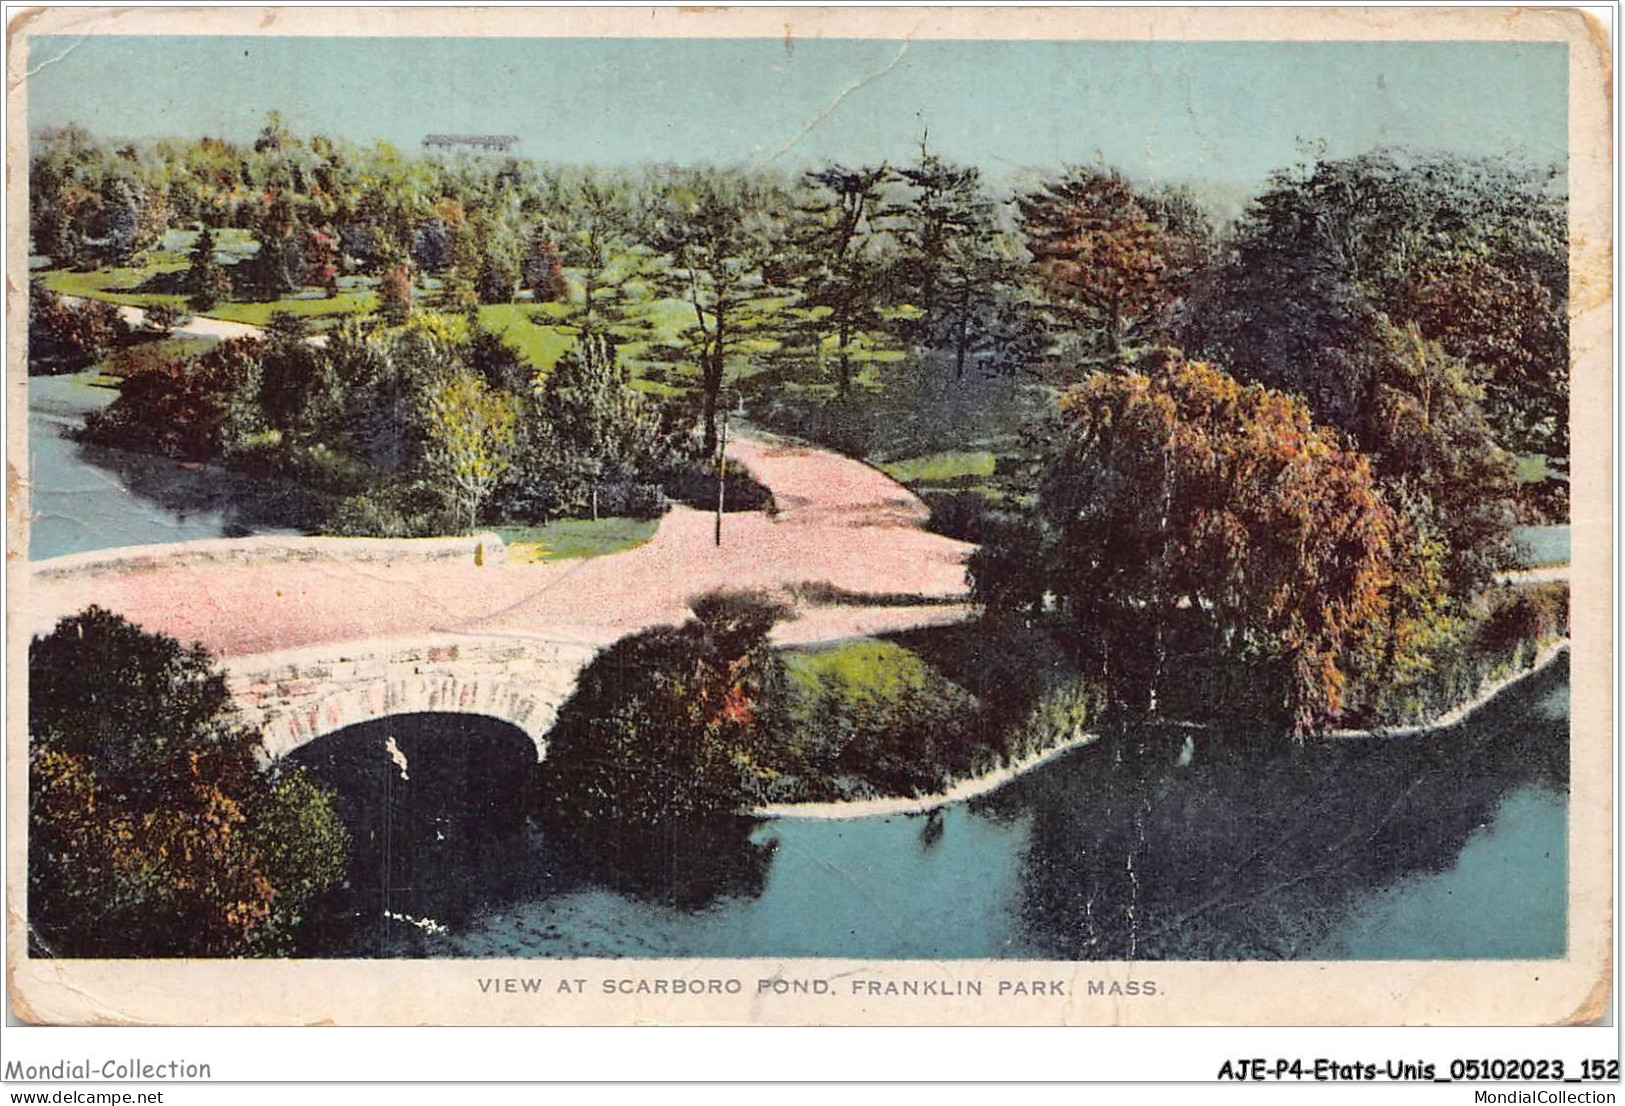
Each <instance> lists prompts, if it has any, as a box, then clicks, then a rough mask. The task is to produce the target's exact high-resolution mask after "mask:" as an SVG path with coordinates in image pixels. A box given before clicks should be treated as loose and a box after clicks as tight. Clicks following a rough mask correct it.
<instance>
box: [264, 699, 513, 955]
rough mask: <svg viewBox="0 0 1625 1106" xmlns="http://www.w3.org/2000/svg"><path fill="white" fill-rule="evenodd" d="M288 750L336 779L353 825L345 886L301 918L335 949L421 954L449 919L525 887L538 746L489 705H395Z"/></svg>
mask: <svg viewBox="0 0 1625 1106" xmlns="http://www.w3.org/2000/svg"><path fill="white" fill-rule="evenodd" d="M285 762H286V763H288V764H290V765H294V766H297V767H300V768H303V769H304V770H306V771H307V772H309V773H310V774H311V775H312V776H313V777H314V778H315V779H316V781H317V782H319V783H321V784H322V785H323V786H325V787H327V788H329V789H330V790H331V791H332V792H333V794H334V796H335V800H336V804H337V807H338V812H339V815H340V817H341V818H342V820H343V822H344V825H345V828H346V829H347V830H348V832H349V837H350V861H349V869H348V872H347V878H346V879H345V880H344V882H343V884H342V886H340V887H339V888H338V889H336V890H335V891H334V892H332V893H331V894H329V895H328V896H327V898H326V899H325V900H324V901H323V902H321V903H319V904H317V905H316V908H315V909H314V910H313V912H312V916H311V917H310V918H309V920H308V921H309V924H308V925H306V926H303V927H302V929H307V930H309V931H310V933H311V939H312V942H313V945H315V946H316V947H320V948H321V949H322V950H323V951H324V954H327V955H332V954H333V951H334V940H333V938H334V936H335V935H336V934H340V933H342V934H345V935H347V936H346V939H345V941H344V944H345V945H347V946H349V948H348V950H347V951H349V952H351V953H353V954H355V955H390V954H392V953H394V954H411V952H412V951H414V950H421V949H422V947H423V939H424V938H425V937H428V938H430V939H432V937H433V936H434V935H435V934H436V933H437V932H439V931H440V927H449V926H455V925H457V924H459V923H460V922H462V921H463V920H464V919H466V918H467V916H468V915H469V914H470V913H471V912H472V911H473V910H474V909H476V908H477V907H479V906H480V905H482V904H485V903H488V902H490V901H491V900H492V898H493V892H494V891H495V892H496V894H495V897H496V898H499V899H500V898H502V897H504V896H503V894H502V893H501V892H502V889H503V888H504V887H506V886H507V885H508V884H513V886H512V887H511V888H510V890H511V891H512V893H515V894H517V893H520V892H521V891H522V889H523V888H522V886H521V885H522V884H523V883H524V880H525V878H526V872H527V870H528V868H529V867H530V865H528V864H526V863H523V862H522V858H523V857H525V856H526V855H528V854H527V840H526V820H527V816H528V814H529V812H530V809H531V803H532V796H533V795H534V791H535V773H536V772H537V771H538V767H537V763H536V746H535V744H534V743H533V742H532V740H531V737H530V735H528V734H527V733H526V732H525V731H524V730H522V729H520V728H519V727H518V726H516V725H514V724H513V723H511V722H505V721H502V720H500V719H497V718H493V717H490V716H487V715H481V714H467V713H457V712H446V711H419V712H413V713H407V714H397V715H387V716H385V717H381V718H374V719H370V720H368V721H365V722H360V723H355V724H352V725H349V726H345V727H342V728H340V729H337V730H334V731H332V732H330V733H326V734H323V735H322V736H320V737H316V738H313V739H311V740H310V741H308V742H306V743H305V744H303V745H301V746H300V747H299V748H297V749H294V750H292V751H291V752H289V753H288V754H287V756H286V758H285Z"/></svg>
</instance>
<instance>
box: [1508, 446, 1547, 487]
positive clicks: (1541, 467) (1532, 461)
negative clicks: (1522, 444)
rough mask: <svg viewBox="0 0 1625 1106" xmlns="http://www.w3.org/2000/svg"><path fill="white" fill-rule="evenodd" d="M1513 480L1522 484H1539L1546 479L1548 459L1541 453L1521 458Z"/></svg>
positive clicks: (1513, 474)
mask: <svg viewBox="0 0 1625 1106" xmlns="http://www.w3.org/2000/svg"><path fill="white" fill-rule="evenodd" d="M1512 478H1513V479H1514V480H1516V481H1517V482H1518V483H1520V484H1538V483H1540V482H1541V481H1542V480H1544V479H1546V458H1545V457H1543V456H1542V455H1541V454H1539V453H1526V454H1524V455H1523V456H1521V457H1519V458H1518V460H1517V463H1516V467H1515V468H1514V469H1513V472H1512Z"/></svg>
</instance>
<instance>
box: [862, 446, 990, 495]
mask: <svg viewBox="0 0 1625 1106" xmlns="http://www.w3.org/2000/svg"><path fill="white" fill-rule="evenodd" d="M994 460H995V458H994V456H993V454H992V453H990V452H988V451H987V450H985V449H977V450H949V451H947V452H945V453H930V454H927V455H926V456H924V457H907V458H904V459H902V460H898V461H886V462H883V463H881V464H880V465H879V466H877V467H878V468H879V469H880V470H881V471H882V472H884V473H885V474H886V475H887V476H890V477H891V478H892V479H893V480H896V481H898V482H899V483H902V484H927V485H935V486H939V487H940V486H942V485H944V484H950V483H952V482H954V481H956V480H966V479H967V478H969V479H980V478H983V477H988V476H992V475H993V464H994Z"/></svg>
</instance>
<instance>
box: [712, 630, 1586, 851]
mask: <svg viewBox="0 0 1625 1106" xmlns="http://www.w3.org/2000/svg"><path fill="white" fill-rule="evenodd" d="M1568 649H1569V639H1568V638H1560V639H1558V640H1557V641H1555V642H1553V643H1552V644H1550V645H1547V646H1545V647H1543V648H1542V649H1541V650H1540V651H1539V652H1537V653H1536V655H1535V663H1534V664H1532V665H1529V666H1527V667H1523V668H1519V669H1517V670H1516V671H1514V672H1510V673H1508V674H1507V675H1506V676H1503V677H1502V678H1501V679H1499V680H1492V681H1491V682H1490V683H1488V684H1487V685H1485V686H1483V687H1481V688H1480V689H1479V691H1478V693H1477V694H1476V695H1474V696H1473V698H1471V699H1469V700H1468V701H1467V702H1465V703H1461V704H1459V705H1457V706H1454V707H1452V708H1450V710H1448V711H1445V712H1444V713H1443V714H1440V715H1437V716H1436V717H1434V718H1431V719H1429V720H1428V721H1426V722H1416V723H1411V724H1409V725H1405V726H1394V727H1385V728H1382V729H1372V730H1328V731H1327V732H1326V733H1324V734H1322V735H1321V736H1322V737H1325V738H1329V739H1331V740H1335V741H1360V740H1367V739H1389V738H1402V737H1417V736H1421V735H1422V734H1426V733H1431V732H1433V731H1435V730H1442V729H1448V728H1449V727H1451V726H1454V725H1456V724H1458V723H1460V722H1463V721H1465V720H1466V719H1467V718H1469V717H1471V716H1472V715H1473V714H1474V713H1475V712H1476V711H1478V710H1480V709H1481V708H1483V707H1485V706H1487V705H1488V704H1489V703H1490V702H1491V701H1493V700H1494V699H1495V698H1496V696H1498V695H1500V694H1501V693H1502V692H1503V691H1506V690H1508V689H1509V688H1512V687H1514V686H1516V685H1517V684H1519V683H1521V682H1522V681H1524V680H1526V679H1528V678H1529V677H1530V676H1533V675H1535V674H1536V673H1539V672H1542V671H1544V670H1545V669H1546V668H1547V667H1548V666H1550V665H1551V663H1552V662H1553V661H1555V660H1556V659H1557V658H1558V657H1559V656H1560V655H1562V654H1563V653H1565V652H1567V651H1568ZM1098 740H1100V734H1098V733H1085V734H1075V735H1073V736H1072V737H1070V738H1068V739H1067V740H1066V741H1063V742H1061V743H1060V744H1058V745H1052V746H1050V747H1049V748H1047V749H1044V750H1041V751H1039V752H1036V753H1031V754H1029V755H1027V756H1025V757H1023V758H1022V759H1020V760H1018V761H1015V762H1014V763H1012V764H1007V765H1005V766H1004V767H1002V768H997V769H994V770H993V771H991V772H986V773H983V774H982V775H980V776H972V777H971V778H969V779H965V780H960V781H958V782H957V783H955V784H953V785H952V786H950V787H949V788H947V789H946V790H944V791H939V792H936V793H934V794H931V795H918V796H881V797H879V798H874V799H851V800H837V801H833V802H807V803H770V804H768V805H765V806H759V807H755V808H753V809H751V810H748V811H744V812H743V813H745V814H746V815H748V816H749V817H752V818H763V819H777V820H783V821H801V822H811V821H819V822H839V821H850V820H852V819H855V818H873V817H893V816H899V817H900V816H907V815H916V814H929V813H930V812H931V811H933V810H938V809H940V808H942V807H946V806H953V805H954V804H956V803H963V802H968V801H969V800H971V799H979V798H981V797H983V796H985V795H990V794H992V793H993V792H995V791H997V790H998V789H999V788H1001V787H1003V786H1004V785H1005V784H1007V783H1010V782H1011V781H1012V780H1015V779H1016V778H1018V777H1020V776H1022V775H1024V774H1026V773H1027V772H1030V771H1032V770H1033V769H1035V768H1038V767H1040V766H1041V765H1044V764H1047V763H1049V762H1050V761H1052V760H1054V759H1055V758H1057V757H1059V756H1061V755H1062V754H1064V753H1069V752H1071V751H1072V750H1073V749H1081V748H1083V747H1084V746H1086V745H1092V744H1094V743H1095V742H1096V741H1098Z"/></svg>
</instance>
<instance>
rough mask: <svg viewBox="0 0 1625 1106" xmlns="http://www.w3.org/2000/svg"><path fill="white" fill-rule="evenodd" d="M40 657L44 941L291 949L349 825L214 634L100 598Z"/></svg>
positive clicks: (32, 753)
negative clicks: (242, 716) (287, 747)
mask: <svg viewBox="0 0 1625 1106" xmlns="http://www.w3.org/2000/svg"><path fill="white" fill-rule="evenodd" d="M28 674H29V683H28V737H29V745H28V750H29V758H28V759H29V823H30V824H29V835H28V846H29V865H28V873H29V883H28V921H29V927H30V932H31V942H32V944H33V945H34V946H35V947H36V948H37V949H38V950H40V951H41V952H42V953H44V954H46V955H55V956H224V955H241V954H245V953H260V954H276V953H279V952H284V951H285V950H286V949H287V947H288V942H289V940H290V938H291V936H292V933H293V929H294V927H295V926H296V925H297V924H298V922H299V919H300V917H301V912H302V911H303V910H304V908H305V905H306V904H307V903H308V902H309V901H310V900H311V898H312V896H314V895H315V894H317V893H319V892H320V891H322V890H324V889H325V888H327V887H328V886H330V885H331V884H333V883H334V882H335V881H337V880H338V879H339V878H340V877H341V876H342V875H343V872H344V864H345V852H346V839H345V834H344V830H343V828H342V826H341V825H340V823H339V821H338V818H337V815H336V814H335V813H334V810H333V807H332V803H331V800H330V798H329V796H328V795H326V794H325V793H323V792H322V791H320V790H319V789H318V788H316V787H315V786H314V785H313V784H311V782H310V781H309V780H307V779H306V778H305V777H304V776H303V775H302V774H300V773H299V772H296V771H286V770H282V769H280V768H277V767H274V766H273V767H272V768H270V769H265V768H262V767H261V765H260V763H259V761H258V759H257V753H258V749H259V740H258V737H257V735H255V734H254V733H253V731H251V730H249V729H247V728H245V727H243V726H242V725H241V724H240V723H239V722H238V721H237V720H236V718H235V716H234V712H233V708H232V706H231V699H230V694H229V692H228V691H227V689H226V682H225V677H224V676H223V675H221V674H220V673H219V672H217V671H214V670H213V669H211V667H210V662H209V657H208V655H207V654H206V653H205V652H204V651H203V650H202V648H201V647H198V646H193V647H191V648H184V647H182V646H181V645H180V644H179V643H178V642H176V641H175V640H174V639H173V638H169V637H165V636H163V635H155V634H149V633H146V632H145V631H143V630H141V629H139V628H138V627H136V626H134V625H132V624H130V623H129V622H126V621H125V620H123V619H122V618H119V617H118V616H117V615H113V614H110V613H108V612H106V611H104V610H101V609H99V608H96V607H91V608H89V609H87V610H85V611H84V612H82V613H80V614H78V615H75V616H72V617H70V618H65V619H63V620H62V621H61V622H60V623H59V624H58V625H57V627H56V629H55V630H54V631H52V632H51V633H50V634H48V635H46V636H45V637H42V638H35V639H34V641H33V643H32V644H31V645H30V646H29V651H28Z"/></svg>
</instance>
